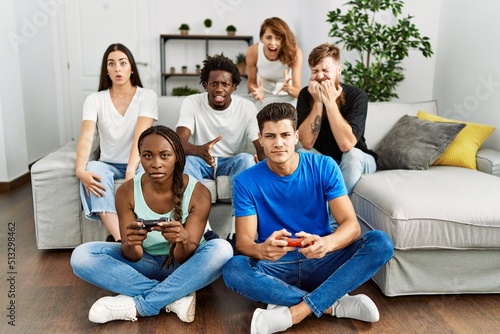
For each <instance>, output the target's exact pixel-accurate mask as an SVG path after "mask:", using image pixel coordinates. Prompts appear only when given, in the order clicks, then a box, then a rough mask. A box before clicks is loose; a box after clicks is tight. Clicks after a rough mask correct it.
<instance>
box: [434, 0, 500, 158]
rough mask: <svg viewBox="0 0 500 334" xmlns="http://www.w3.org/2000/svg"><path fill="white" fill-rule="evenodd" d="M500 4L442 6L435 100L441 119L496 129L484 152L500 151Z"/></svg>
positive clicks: (486, 0) (459, 0)
mask: <svg viewBox="0 0 500 334" xmlns="http://www.w3.org/2000/svg"><path fill="white" fill-rule="evenodd" d="M499 12H500V3H499V2H498V1H495V0H481V1H474V2H473V1H467V0H453V1H452V0H442V8H441V13H442V15H441V20H440V25H439V49H438V52H437V57H436V72H435V81H434V97H435V98H436V99H437V100H438V106H439V113H440V115H442V116H444V117H448V118H454V119H460V120H464V121H470V122H476V123H483V124H489V125H493V126H496V127H497V129H496V130H495V131H494V132H493V133H492V134H491V136H490V137H489V138H488V139H487V141H486V142H485V144H484V147H489V148H495V149H497V150H500V112H499V110H500V65H499V54H500V43H499V38H498V34H499V31H500V20H498V13H499Z"/></svg>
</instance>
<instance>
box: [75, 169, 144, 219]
mask: <svg viewBox="0 0 500 334" xmlns="http://www.w3.org/2000/svg"><path fill="white" fill-rule="evenodd" d="M85 170H87V171H89V172H93V173H96V174H97V175H99V176H100V177H101V184H102V185H103V186H104V187H105V188H106V191H105V192H104V196H102V197H97V196H96V195H94V194H93V193H92V192H91V193H90V197H88V196H87V193H86V192H85V187H84V186H83V184H82V183H81V182H80V198H81V200H82V206H83V212H84V213H85V217H87V219H90V220H100V218H99V213H106V212H111V213H116V207H115V180H117V179H124V178H125V173H126V171H127V164H113V163H107V162H103V161H97V160H92V161H89V162H88V163H87V166H86V167H85ZM143 171H144V169H143V168H142V166H141V165H140V164H139V168H137V173H142V172H143Z"/></svg>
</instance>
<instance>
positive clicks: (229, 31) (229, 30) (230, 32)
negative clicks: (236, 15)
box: [226, 24, 236, 36]
mask: <svg viewBox="0 0 500 334" xmlns="http://www.w3.org/2000/svg"><path fill="white" fill-rule="evenodd" d="M226 31H227V35H228V36H234V35H235V34H236V27H235V26H233V25H232V24H230V25H228V26H227V28H226Z"/></svg>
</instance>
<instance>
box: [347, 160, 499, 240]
mask: <svg viewBox="0 0 500 334" xmlns="http://www.w3.org/2000/svg"><path fill="white" fill-rule="evenodd" d="M499 198H500V178H499V177H496V176H493V175H489V174H486V173H481V172H478V171H474V170H471V169H466V168H459V167H448V166H431V167H430V168H429V169H428V170H426V171H414V170H392V171H381V172H376V173H373V174H364V175H363V176H362V177H361V179H360V180H359V182H358V183H357V185H356V187H355V188H354V192H353V195H352V198H351V199H352V202H353V205H354V208H355V210H356V214H357V215H358V218H359V219H360V220H361V221H363V222H364V223H366V224H367V225H368V226H370V227H371V228H372V229H378V230H383V231H385V232H387V233H388V234H389V236H390V237H391V238H392V240H393V241H394V245H395V248H396V249H400V250H410V249H430V248H446V249H476V248H477V249H485V248H490V249H500V206H499V205H498V203H497V202H498V199H499Z"/></svg>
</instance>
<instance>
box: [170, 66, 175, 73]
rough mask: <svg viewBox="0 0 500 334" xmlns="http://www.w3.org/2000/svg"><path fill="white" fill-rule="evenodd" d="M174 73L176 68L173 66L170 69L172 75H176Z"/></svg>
mask: <svg viewBox="0 0 500 334" xmlns="http://www.w3.org/2000/svg"><path fill="white" fill-rule="evenodd" d="M174 73H175V67H173V66H172V67H171V68H170V74H174Z"/></svg>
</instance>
